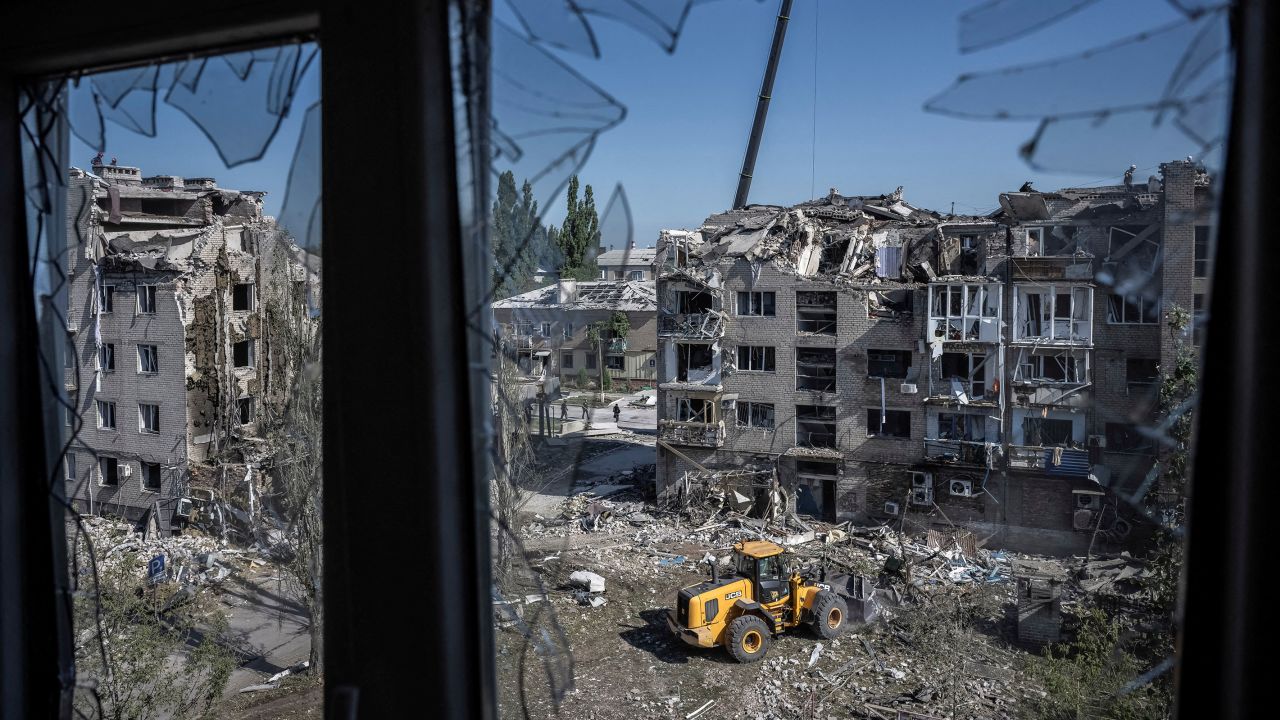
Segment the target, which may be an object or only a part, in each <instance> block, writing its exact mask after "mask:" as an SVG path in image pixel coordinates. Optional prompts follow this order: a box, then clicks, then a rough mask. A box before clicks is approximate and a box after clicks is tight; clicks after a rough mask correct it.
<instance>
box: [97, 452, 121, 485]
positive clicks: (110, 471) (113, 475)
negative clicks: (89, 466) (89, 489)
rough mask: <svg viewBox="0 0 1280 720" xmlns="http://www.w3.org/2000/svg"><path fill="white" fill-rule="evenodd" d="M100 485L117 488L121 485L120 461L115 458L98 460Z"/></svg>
mask: <svg viewBox="0 0 1280 720" xmlns="http://www.w3.org/2000/svg"><path fill="white" fill-rule="evenodd" d="M98 484H99V485H106V486H108V487H115V486H117V485H119V484H120V461H119V460H117V459H116V458H113V457H100V458H98Z"/></svg>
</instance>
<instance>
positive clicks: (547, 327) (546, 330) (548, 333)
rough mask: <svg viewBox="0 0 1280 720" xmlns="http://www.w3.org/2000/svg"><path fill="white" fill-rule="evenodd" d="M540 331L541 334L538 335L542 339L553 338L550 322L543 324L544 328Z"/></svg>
mask: <svg viewBox="0 0 1280 720" xmlns="http://www.w3.org/2000/svg"><path fill="white" fill-rule="evenodd" d="M539 330H540V331H541V332H539V333H538V334H539V335H541V336H542V337H545V338H549V337H551V323H549V322H544V323H542V326H541V327H540V328H539Z"/></svg>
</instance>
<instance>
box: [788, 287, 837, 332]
mask: <svg viewBox="0 0 1280 720" xmlns="http://www.w3.org/2000/svg"><path fill="white" fill-rule="evenodd" d="M796 331H797V332H802V333H812V334H815V335H835V334H836V294H835V293H833V292H813V291H798V292H796Z"/></svg>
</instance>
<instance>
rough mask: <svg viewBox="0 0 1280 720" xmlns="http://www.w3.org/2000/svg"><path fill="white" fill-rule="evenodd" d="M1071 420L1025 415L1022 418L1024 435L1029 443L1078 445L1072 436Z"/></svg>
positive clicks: (1032, 444)
mask: <svg viewBox="0 0 1280 720" xmlns="http://www.w3.org/2000/svg"><path fill="white" fill-rule="evenodd" d="M1071 426H1072V423H1071V421H1070V420H1058V419H1053V418H1040V417H1024V418H1023V419H1022V437H1023V441H1024V442H1025V443H1026V444H1027V445H1031V446H1040V447H1044V446H1050V445H1058V446H1061V447H1076V446H1077V445H1078V443H1076V442H1075V440H1074V439H1073V437H1072V427H1071Z"/></svg>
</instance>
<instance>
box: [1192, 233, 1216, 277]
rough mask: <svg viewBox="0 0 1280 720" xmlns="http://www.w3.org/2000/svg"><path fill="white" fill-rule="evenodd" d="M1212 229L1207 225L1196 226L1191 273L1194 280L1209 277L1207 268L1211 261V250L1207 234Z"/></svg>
mask: <svg viewBox="0 0 1280 720" xmlns="http://www.w3.org/2000/svg"><path fill="white" fill-rule="evenodd" d="M1211 230H1212V228H1210V227H1209V226H1207V225H1197V226H1196V240H1195V244H1196V246H1195V267H1194V270H1193V271H1192V273H1191V276H1192V277H1194V278H1198V279H1202V278H1207V277H1209V267H1210V264H1211V262H1212V259H1213V249H1212V247H1211V246H1210V244H1209V233H1210V232H1211Z"/></svg>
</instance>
